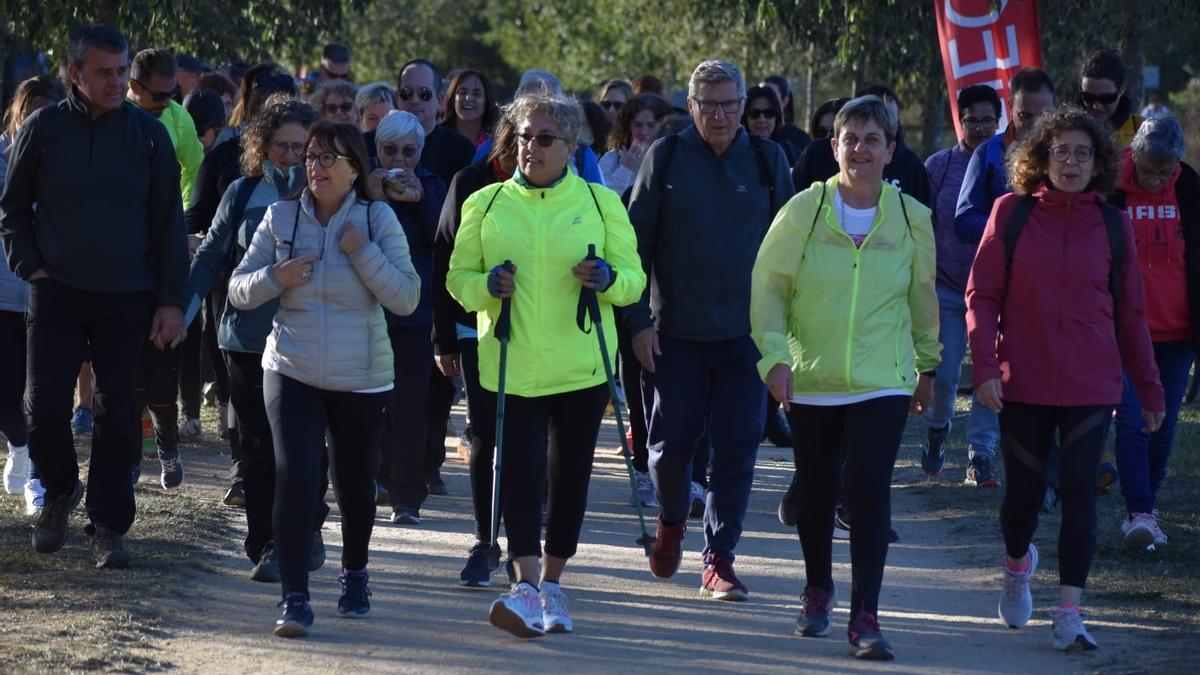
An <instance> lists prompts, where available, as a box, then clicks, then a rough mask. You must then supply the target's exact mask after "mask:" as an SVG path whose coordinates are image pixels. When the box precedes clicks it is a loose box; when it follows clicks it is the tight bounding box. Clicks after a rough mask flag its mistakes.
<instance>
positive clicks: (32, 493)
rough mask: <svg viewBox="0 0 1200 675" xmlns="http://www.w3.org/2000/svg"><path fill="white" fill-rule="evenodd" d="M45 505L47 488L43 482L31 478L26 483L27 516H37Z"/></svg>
mask: <svg viewBox="0 0 1200 675" xmlns="http://www.w3.org/2000/svg"><path fill="white" fill-rule="evenodd" d="M45 505H46V488H44V487H42V481H40V480H38V479H37V478H30V479H29V481H28V482H26V483H25V515H27V516H36V515H37V514H38V513H40V512H41V510H42V507H43V506H45Z"/></svg>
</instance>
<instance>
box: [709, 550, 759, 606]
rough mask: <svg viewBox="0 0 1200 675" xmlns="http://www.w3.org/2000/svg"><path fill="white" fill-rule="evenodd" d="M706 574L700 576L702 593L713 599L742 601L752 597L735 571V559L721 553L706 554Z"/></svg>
mask: <svg viewBox="0 0 1200 675" xmlns="http://www.w3.org/2000/svg"><path fill="white" fill-rule="evenodd" d="M704 562H705V565H704V574H703V575H702V576H701V577H700V581H701V583H700V595H702V596H704V597H706V598H712V599H713V600H730V601H733V602H741V601H743V600H745V599H746V598H749V597H750V591H749V589H747V588H746V584H743V583H742V582H741V580H739V579H738V578H737V574H734V572H733V560H731V559H730V558H728V557H726V556H723V555H721V554H719V553H709V554H708V555H707V556H705V561H704Z"/></svg>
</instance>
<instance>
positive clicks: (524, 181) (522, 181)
mask: <svg viewBox="0 0 1200 675" xmlns="http://www.w3.org/2000/svg"><path fill="white" fill-rule="evenodd" d="M570 161H571V160H567V162H568V164H570ZM570 174H571V167H570V166H567V167H565V168H564V169H563V174H562V175H561V176H559V177H558V178H557V179H555V181H554V182H553V183H551V184H549V185H546V186H541V185H534V184H533V183H530V182H529V179H528V178H526V177H525V174H523V173H521V168H520V167H517V169H516V170H515V171H514V172H513V177H512V179H513V182H514V183H516V184H517V185H520V186H521V187H523V188H525V189H526V190H553V189H554V188H556V187H558V186H559V185H560V184H561V183H562V182H563V181H564V180H566V179H567V176H569V175H570Z"/></svg>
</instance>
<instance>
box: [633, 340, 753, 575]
mask: <svg viewBox="0 0 1200 675" xmlns="http://www.w3.org/2000/svg"><path fill="white" fill-rule="evenodd" d="M659 345H660V347H661V349H662V354H661V355H660V356H658V357H656V364H655V366H656V370H657V372H656V373H653V374H651V373H648V372H644V373H642V377H643V379H644V380H645V381H646V382H647V383H648V384H650V385H651V386H652V387H653V389H654V400H653V406H652V412H651V415H650V432H649V443H648V445H649V448H650V475H651V477H652V478H653V479H654V488H655V491H656V492H657V493H658V503H659V508H660V511H661V514H662V519H663V521H664V522H666V523H668V524H673V523H678V522H681V521H683V520H685V519H687V517H688V511H689V508H690V504H691V500H690V498H689V491H690V489H691V481H692V474H693V468H692V465H693V462H694V460H695V458H696V452H697V447H698V444H699V442H700V439H701V436H702V435H703V434H704V432H705V428H706V424H705V421H706V420H707V430H708V434H709V441H710V443H711V446H712V460H711V467H712V468H711V472H710V476H709V486H708V495H707V503H706V505H705V506H706V507H705V510H704V541H705V550H704V552H705V555H706V556H707V555H708V554H709V553H718V554H721V555H723V556H726V557H728V558H730V559H732V558H733V549H734V548H735V547H736V546H737V542H738V539H739V538H740V537H741V534H742V520H743V519H744V518H745V516H746V507H747V505H748V504H749V501H750V486H751V484H752V483H753V481H754V462H755V459H756V458H757V456H758V443H759V441H760V440H762V430H763V417H764V415H765V414H766V410H765V408H766V405H765V403H766V398H765V396H764V391H765V390H764V387H763V383H762V380H760V379H759V377H758V369H757V366H756V364H757V362H758V359H759V354H758V349H756V348H755V346H754V343H753V342H752V341H751V340H750V338H748V337H745V338H736V339H732V340H724V341H721V342H695V341H691V340H678V339H675V338H670V337H667V336H665V335H660V336H659Z"/></svg>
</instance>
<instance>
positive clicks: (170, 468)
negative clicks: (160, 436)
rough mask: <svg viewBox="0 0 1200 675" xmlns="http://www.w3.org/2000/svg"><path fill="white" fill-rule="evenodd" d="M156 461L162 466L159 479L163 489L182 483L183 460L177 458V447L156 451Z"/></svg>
mask: <svg viewBox="0 0 1200 675" xmlns="http://www.w3.org/2000/svg"><path fill="white" fill-rule="evenodd" d="M158 463H159V465H161V466H162V475H161V476H160V480H161V482H162V486H163V489H164V490H171V489H174V488H177V487H179V486H180V485H181V484H182V483H183V462H181V461H180V460H179V448H175V449H174V450H163V449H161V448H160V449H159V451H158Z"/></svg>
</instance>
